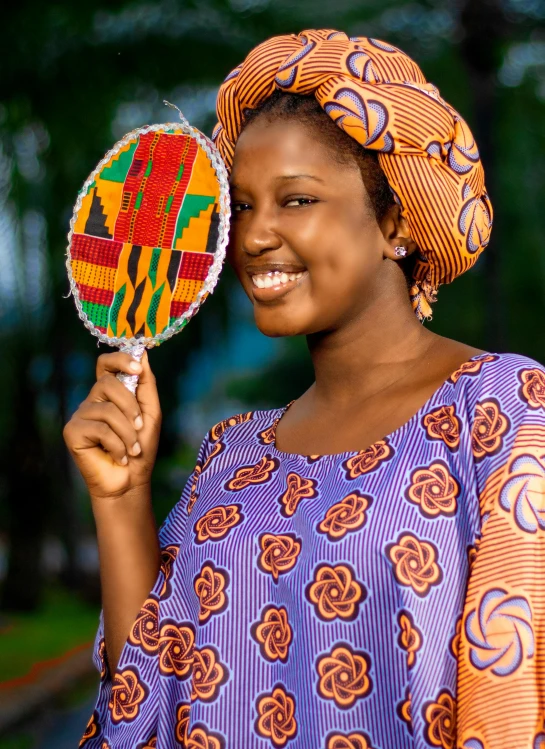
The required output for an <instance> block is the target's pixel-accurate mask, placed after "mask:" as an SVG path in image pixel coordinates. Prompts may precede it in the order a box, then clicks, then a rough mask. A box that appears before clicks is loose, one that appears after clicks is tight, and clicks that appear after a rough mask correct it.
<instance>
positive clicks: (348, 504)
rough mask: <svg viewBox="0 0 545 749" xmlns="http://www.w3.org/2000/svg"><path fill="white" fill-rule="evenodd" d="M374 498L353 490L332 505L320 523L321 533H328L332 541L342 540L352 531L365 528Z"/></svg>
mask: <svg viewBox="0 0 545 749" xmlns="http://www.w3.org/2000/svg"><path fill="white" fill-rule="evenodd" d="M372 501H373V500H372V498H371V497H368V496H366V495H365V494H360V493H359V492H352V494H349V495H348V496H347V497H345V498H344V499H341V501H340V502H337V503H336V504H334V505H332V506H331V507H330V508H329V510H328V511H327V512H326V514H325V517H324V519H323V520H322V522H321V523H320V524H319V525H318V530H319V531H320V533H326V534H327V536H328V538H329V540H330V541H340V539H341V538H344V536H345V535H346V534H347V533H349V532H350V531H355V530H358V528H363V526H364V525H365V523H366V521H367V514H366V512H367V510H368V509H369V507H370V505H371V502H372Z"/></svg>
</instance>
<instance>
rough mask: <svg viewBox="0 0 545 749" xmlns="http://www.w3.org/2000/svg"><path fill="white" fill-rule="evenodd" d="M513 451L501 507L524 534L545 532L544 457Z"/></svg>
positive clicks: (532, 452) (504, 482)
mask: <svg viewBox="0 0 545 749" xmlns="http://www.w3.org/2000/svg"><path fill="white" fill-rule="evenodd" d="M534 452H535V451H526V449H525V448H517V449H515V450H513V452H512V453H511V455H510V457H509V462H508V465H507V466H506V470H505V472H504V477H503V480H502V483H501V485H500V487H499V492H498V494H499V506H500V507H501V509H502V510H503V511H504V512H506V513H508V514H509V515H511V516H512V519H513V521H514V522H515V523H516V525H517V527H518V528H519V529H520V530H521V531H522V532H524V533H538V532H539V531H543V530H545V456H543V455H539V454H538V456H536V455H535V454H534Z"/></svg>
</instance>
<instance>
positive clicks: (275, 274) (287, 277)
mask: <svg viewBox="0 0 545 749" xmlns="http://www.w3.org/2000/svg"><path fill="white" fill-rule="evenodd" d="M307 276H308V271H307V270H305V271H298V272H297V273H286V272H283V271H269V272H268V273H252V274H251V279H252V293H253V296H254V299H255V300H256V301H257V302H272V301H274V300H276V299H280V298H281V297H283V296H285V295H286V294H288V293H289V292H290V291H292V290H293V289H295V288H297V286H300V285H301V283H303V281H304V280H305V279H306V277H307Z"/></svg>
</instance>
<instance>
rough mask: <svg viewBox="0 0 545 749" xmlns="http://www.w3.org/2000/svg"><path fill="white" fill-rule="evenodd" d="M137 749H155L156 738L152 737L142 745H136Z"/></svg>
mask: <svg viewBox="0 0 545 749" xmlns="http://www.w3.org/2000/svg"><path fill="white" fill-rule="evenodd" d="M137 749H157V736H152V737H151V738H149V739H148V740H147V741H144V743H143V744H138V747H137Z"/></svg>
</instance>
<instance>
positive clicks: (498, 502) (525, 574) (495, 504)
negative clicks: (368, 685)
mask: <svg viewBox="0 0 545 749" xmlns="http://www.w3.org/2000/svg"><path fill="white" fill-rule="evenodd" d="M527 414H528V412H527ZM539 422H542V423H539ZM480 512H481V518H482V534H481V537H480V539H479V540H478V542H477V545H476V551H474V552H473V554H472V555H471V556H472V559H473V562H472V566H471V571H470V577H469V584H468V589H467V594H466V600H465V606H464V612H463V617H462V623H461V628H460V639H459V645H458V654H457V657H458V743H457V747H458V749H507V748H509V749H544V748H545V425H544V424H543V419H542V418H539V417H538V418H535V417H534V414H532V413H529V414H528V416H527V418H526V419H525V421H524V423H523V424H522V425H520V426H518V429H517V430H516V433H515V438H514V442H513V443H512V449H511V450H510V451H509V452H508V453H507V454H506V457H505V460H502V462H501V464H500V465H499V467H497V468H496V470H495V471H493V472H492V473H490V475H488V476H487V478H486V481H485V482H484V485H483V488H482V491H481V493H480Z"/></svg>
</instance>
